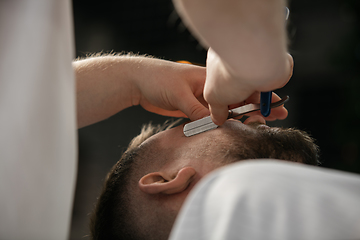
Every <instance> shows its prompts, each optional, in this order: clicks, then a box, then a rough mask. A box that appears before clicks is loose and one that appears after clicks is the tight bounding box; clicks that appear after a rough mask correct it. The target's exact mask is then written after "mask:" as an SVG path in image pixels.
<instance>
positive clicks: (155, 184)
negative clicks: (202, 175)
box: [139, 167, 196, 194]
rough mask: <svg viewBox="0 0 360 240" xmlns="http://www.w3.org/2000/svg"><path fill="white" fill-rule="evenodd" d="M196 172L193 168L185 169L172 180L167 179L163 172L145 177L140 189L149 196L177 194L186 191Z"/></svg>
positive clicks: (142, 179) (141, 180) (141, 181)
mask: <svg viewBox="0 0 360 240" xmlns="http://www.w3.org/2000/svg"><path fill="white" fill-rule="evenodd" d="M195 174H196V171H195V169H194V168H192V167H184V168H182V169H180V171H178V172H177V174H176V176H175V177H174V178H172V179H166V176H165V174H164V173H162V172H153V173H149V174H147V175H145V176H143V177H142V178H141V179H140V181H139V188H140V190H141V191H143V192H144V193H147V194H158V193H163V194H175V193H180V192H182V191H184V190H185V189H186V188H187V186H188V185H189V184H190V183H191V181H192V179H193V177H194V175H195Z"/></svg>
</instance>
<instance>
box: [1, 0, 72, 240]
mask: <svg viewBox="0 0 360 240" xmlns="http://www.w3.org/2000/svg"><path fill="white" fill-rule="evenodd" d="M71 16H72V9H71V2H70V1H69V0H21V1H18V0H1V1H0V128H1V130H0V194H1V197H0V239H21V240H24V239H26V240H29V239H36V240H41V239H46V240H49V239H67V238H68V232H69V227H70V219H71V209H72V202H73V195H74V187H75V185H74V183H75V176H76V162H77V161H76V159H77V147H76V143H77V141H76V115H75V85H74V73H73V70H72V67H71V62H72V59H73V57H74V39H73V23H72V17H71Z"/></svg>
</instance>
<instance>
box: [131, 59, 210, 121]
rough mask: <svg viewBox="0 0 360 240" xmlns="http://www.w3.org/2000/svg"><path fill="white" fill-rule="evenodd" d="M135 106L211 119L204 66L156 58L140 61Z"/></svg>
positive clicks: (166, 114)
mask: <svg viewBox="0 0 360 240" xmlns="http://www.w3.org/2000/svg"><path fill="white" fill-rule="evenodd" d="M138 59H139V61H140V62H139V63H138V66H139V67H138V68H137V69H136V70H137V71H138V72H139V74H140V73H141V72H142V73H143V74H144V75H142V76H141V74H140V76H139V77H137V78H136V79H135V80H134V83H135V88H134V94H133V105H141V106H142V107H143V108H144V109H146V110H148V111H150V112H154V113H157V114H160V115H165V116H171V117H188V118H190V119H191V120H197V119H200V118H202V117H205V116H208V115H209V114H210V113H209V110H208V109H207V108H206V107H205V106H207V104H206V102H205V100H204V98H203V89H204V83H205V76H206V70H205V68H204V67H199V66H194V65H189V64H182V63H175V62H170V61H165V60H160V59H154V58H138Z"/></svg>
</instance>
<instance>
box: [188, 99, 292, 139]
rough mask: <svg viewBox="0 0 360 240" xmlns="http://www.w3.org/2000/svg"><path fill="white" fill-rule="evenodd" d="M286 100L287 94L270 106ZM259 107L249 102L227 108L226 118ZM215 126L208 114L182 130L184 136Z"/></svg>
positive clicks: (256, 109) (252, 110) (274, 106)
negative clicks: (227, 114)
mask: <svg viewBox="0 0 360 240" xmlns="http://www.w3.org/2000/svg"><path fill="white" fill-rule="evenodd" d="M288 100H289V96H286V97H284V98H283V99H281V100H280V101H277V102H274V103H271V104H270V108H276V107H279V106H281V105H283V104H284V103H285V102H287V101H288ZM260 108H261V106H260V104H258V103H250V104H247V105H244V106H241V107H238V108H234V109H231V110H229V116H228V119H229V118H235V117H237V116H240V115H243V114H247V113H251V112H254V111H258V110H260ZM217 127H218V125H216V124H215V123H214V122H213V121H212V120H211V117H210V116H208V117H204V118H202V119H199V120H196V121H193V122H190V123H187V124H185V126H184V129H183V132H184V134H185V136H187V137H191V136H193V135H196V134H199V133H203V132H206V131H209V130H211V129H215V128H217Z"/></svg>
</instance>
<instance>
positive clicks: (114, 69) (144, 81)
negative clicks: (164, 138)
mask: <svg viewBox="0 0 360 240" xmlns="http://www.w3.org/2000/svg"><path fill="white" fill-rule="evenodd" d="M73 67H74V70H75V76H76V84H77V86H76V91H77V92H76V95H77V119H78V127H79V128H81V127H84V126H88V125H90V124H93V123H96V122H99V121H101V120H104V119H107V118H109V117H110V116H112V115H114V114H116V113H118V112H120V111H121V110H123V109H125V108H128V107H131V106H136V105H141V106H142V107H143V108H144V109H146V110H148V111H150V112H154V113H157V114H160V115H165V116H171V117H188V118H189V119H190V120H197V119H200V118H202V117H205V116H208V115H209V114H210V112H209V110H208V105H207V103H206V101H205V99H204V97H203V90H204V85H205V78H206V68H204V67H199V66H194V65H189V64H181V63H175V62H170V61H165V60H160V59H155V58H147V57H130V56H104V57H93V58H88V59H84V60H80V61H76V62H74V63H73ZM279 99H280V98H279V97H278V96H277V95H275V94H273V101H278V100H279ZM259 100H260V97H259V93H258V92H255V93H253V94H252V95H251V96H250V97H248V98H247V99H246V102H247V103H258V102H259ZM242 104H243V103H241V104H240V103H236V104H233V105H231V106H230V107H237V106H239V105H242ZM251 115H259V113H258V112H257V113H252V114H251ZM286 116H287V110H286V109H285V108H284V107H279V108H276V109H274V110H272V112H271V115H270V116H269V117H268V118H266V120H276V119H284V118H286Z"/></svg>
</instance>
